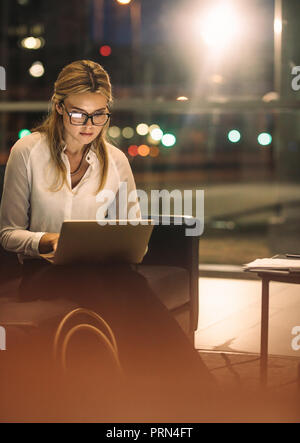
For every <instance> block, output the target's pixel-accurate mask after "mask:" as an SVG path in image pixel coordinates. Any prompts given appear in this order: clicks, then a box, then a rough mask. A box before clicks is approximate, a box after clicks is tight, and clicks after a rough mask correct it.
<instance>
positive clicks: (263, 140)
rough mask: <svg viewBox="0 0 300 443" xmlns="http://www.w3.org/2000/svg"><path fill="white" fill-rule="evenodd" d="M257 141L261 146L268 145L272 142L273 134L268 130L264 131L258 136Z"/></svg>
mask: <svg viewBox="0 0 300 443" xmlns="http://www.w3.org/2000/svg"><path fill="white" fill-rule="evenodd" d="M257 141H258V143H259V144H260V145H261V146H268V145H270V144H271V143H272V136H271V134H269V133H268V132H262V133H261V134H259V136H258V137H257Z"/></svg>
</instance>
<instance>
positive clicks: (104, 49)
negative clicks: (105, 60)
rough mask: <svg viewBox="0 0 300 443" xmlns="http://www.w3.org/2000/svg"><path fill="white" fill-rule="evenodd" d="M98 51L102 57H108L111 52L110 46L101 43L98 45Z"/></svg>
mask: <svg viewBox="0 0 300 443" xmlns="http://www.w3.org/2000/svg"><path fill="white" fill-rule="evenodd" d="M99 52H100V54H101V55H102V56H103V57H108V56H109V55H110V54H111V47H110V46H108V45H103V46H101V47H100V49H99Z"/></svg>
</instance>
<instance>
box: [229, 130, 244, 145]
mask: <svg viewBox="0 0 300 443" xmlns="http://www.w3.org/2000/svg"><path fill="white" fill-rule="evenodd" d="M227 137H228V140H229V141H230V142H231V143H237V142H239V141H240V140H241V133H240V131H238V130H237V129H232V130H231V131H229V132H228V135H227Z"/></svg>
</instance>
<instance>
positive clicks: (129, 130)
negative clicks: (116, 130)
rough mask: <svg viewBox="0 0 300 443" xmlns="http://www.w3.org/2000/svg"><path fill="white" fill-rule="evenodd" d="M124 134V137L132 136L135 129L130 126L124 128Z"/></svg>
mask: <svg viewBox="0 0 300 443" xmlns="http://www.w3.org/2000/svg"><path fill="white" fill-rule="evenodd" d="M122 135H123V137H124V138H132V137H133V136H134V130H133V129H132V128H131V127H130V126H126V128H124V129H122Z"/></svg>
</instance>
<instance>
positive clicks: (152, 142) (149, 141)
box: [147, 134, 160, 145]
mask: <svg viewBox="0 0 300 443" xmlns="http://www.w3.org/2000/svg"><path fill="white" fill-rule="evenodd" d="M147 142H148V143H149V144H150V145H158V144H159V142H160V140H154V138H152V137H151V135H150V134H148V135H147Z"/></svg>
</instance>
